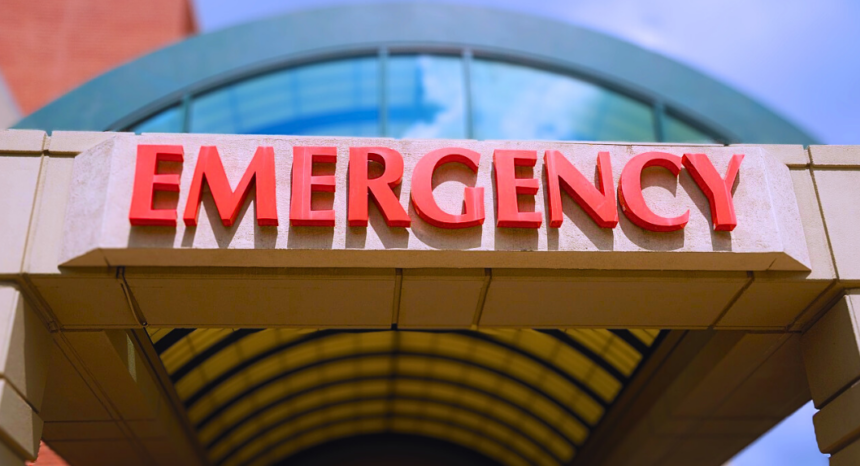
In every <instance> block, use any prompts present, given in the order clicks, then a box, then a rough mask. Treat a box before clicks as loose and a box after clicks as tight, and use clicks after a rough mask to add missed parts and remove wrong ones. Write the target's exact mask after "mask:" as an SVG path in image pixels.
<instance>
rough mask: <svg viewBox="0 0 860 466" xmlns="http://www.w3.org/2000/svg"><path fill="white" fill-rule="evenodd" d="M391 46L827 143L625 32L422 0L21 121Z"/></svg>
mask: <svg viewBox="0 0 860 466" xmlns="http://www.w3.org/2000/svg"><path fill="white" fill-rule="evenodd" d="M381 48H386V49H390V50H392V51H396V50H399V49H402V50H409V51H446V50H447V51H450V52H461V51H463V50H468V51H469V52H471V53H472V54H473V55H474V56H478V57H481V56H487V57H493V58H500V59H504V60H508V61H513V62H518V63H523V64H529V65H534V66H539V67H543V68H548V69H554V70H557V71H561V72H565V73H570V74H575V75H579V76H583V77H585V78H586V79H590V80H592V81H595V82H598V83H600V84H602V85H604V86H607V87H610V88H612V89H615V90H620V91H622V92H624V93H626V94H629V95H633V96H636V97H638V98H640V99H643V100H645V101H646V102H650V103H652V104H653V105H655V106H656V107H657V108H663V107H666V108H669V109H672V110H674V111H675V112H678V113H680V114H681V115H683V116H685V117H687V118H689V119H691V120H692V121H693V122H695V123H697V124H699V125H701V126H704V127H705V128H708V129H710V130H711V131H712V132H715V133H717V134H721V135H723V136H724V137H725V138H726V139H727V140H729V141H731V142H746V143H794V144H812V143H815V142H816V141H815V140H814V138H812V137H811V136H810V135H808V134H807V133H805V132H804V131H802V130H801V129H799V128H797V127H796V126H794V125H793V124H791V123H789V122H788V121H786V120H784V119H783V118H781V117H779V116H777V115H776V114H775V113H773V112H772V111H770V110H769V109H767V108H765V107H763V106H762V105H760V104H758V103H757V102H755V101H754V100H752V99H750V98H749V97H747V96H745V95H743V94H741V93H738V92H736V91H734V90H733V89H731V88H729V87H728V86H726V85H724V84H721V83H720V82H718V81H715V80H714V79H711V78H709V77H707V76H705V75H704V74H702V73H700V72H698V71H695V70H693V69H691V68H689V67H687V66H685V65H682V64H680V63H677V62H675V61H672V60H670V59H668V58H665V57H663V56H661V55H658V54H655V53H653V52H649V51H647V50H644V49H641V48H639V47H636V46H634V45H632V44H629V43H626V42H623V41H621V40H618V39H614V38H612V37H609V36H606V35H603V34H599V33H596V32H594V31H590V30H587V29H584V28H580V27H576V26H571V25H569V24H565V23H561V22H558V21H553V20H549V19H544V18H538V17H532V16H527V15H523V14H521V13H515V12H508V11H501V10H495V9H486V8H479V7H473V6H463V5H450V4H449V5H430V4H420V3H396V4H377V5H345V6H337V7H331V8H324V9H317V10H310V11H301V12H297V13H292V14H289V15H285V16H281V17H276V18H271V19H265V20H261V21H257V22H253V23H249V24H245V25H241V26H237V27H233V28H230V29H225V30H222V31H218V32H214V33H210V34H204V35H201V36H197V37H193V38H190V39H188V40H185V41H183V42H180V43H177V44H175V45H172V46H169V47H166V48H164V49H161V50H158V51H156V52H153V53H151V54H149V55H146V56H144V57H141V58H139V59H137V60H135V61H132V62H130V63H128V64H125V65H122V66H120V67H118V68H116V69H113V70H111V71H109V72H107V73H105V74H103V75H101V76H99V77H97V78H95V79H93V80H91V81H89V82H87V83H85V84H83V85H82V86H80V87H78V88H77V89H75V90H73V91H71V92H69V93H67V94H65V95H64V96H62V97H60V98H59V99H57V100H55V101H54V102H52V103H50V104H48V105H47V106H45V107H43V108H42V109H40V110H38V111H36V112H35V113H33V114H31V115H29V116H27V117H26V118H24V119H22V120H21V121H20V122H19V123H18V124H17V125H15V128H33V129H44V130H48V131H53V130H97V131H103V130H110V129H117V128H120V127H123V126H124V125H128V124H131V123H133V122H134V121H136V120H139V119H141V118H144V117H146V116H148V115H150V114H152V113H155V112H157V111H159V110H161V109H164V108H166V107H167V106H169V105H171V104H175V103H178V102H180V101H181V100H182V98H183V96H185V95H188V94H193V93H198V92H201V91H203V90H206V89H210V88H213V87H217V86H218V85H223V84H225V83H229V82H232V81H235V80H237V79H241V78H242V77H245V76H248V75H253V74H258V73H261V72H265V71H267V70H272V69H277V68H282V67H285V66H289V65H291V64H295V63H301V62H306V61H316V60H320V59H324V58H326V57H340V56H347V55H355V54H373V53H376V51H378V50H379V49H381Z"/></svg>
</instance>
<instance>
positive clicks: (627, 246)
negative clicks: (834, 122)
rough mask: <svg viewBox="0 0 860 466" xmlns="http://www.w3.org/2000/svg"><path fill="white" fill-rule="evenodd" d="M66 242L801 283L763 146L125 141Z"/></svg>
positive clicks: (79, 258) (206, 260)
mask: <svg viewBox="0 0 860 466" xmlns="http://www.w3.org/2000/svg"><path fill="white" fill-rule="evenodd" d="M64 235H65V236H64V241H63V249H62V255H61V256H62V260H61V261H62V263H63V265H66V266H99V265H101V266H103V265H112V266H121V265H127V266H238V267H249V266H254V267H401V268H428V267H440V268H449V267H450V268H462V267H471V268H474V267H498V268H555V269H629V270H722V271H732V270H786V271H790V270H795V271H804V270H809V254H808V251H807V247H806V240H805V238H804V234H803V228H802V225H801V221H800V214H799V212H798V206H797V202H796V199H795V195H794V191H793V187H792V182H791V178H790V175H789V171H788V168H786V167H785V165H784V164H782V163H780V162H779V161H778V160H777V159H776V158H774V157H773V156H771V155H770V154H768V153H767V152H766V151H765V150H764V149H762V148H758V147H721V146H690V147H685V146H655V145H645V146H637V145H621V144H586V143H569V142H546V141H471V140H394V139H384V138H336V137H289V136H271V137H267V136H233V135H198V134H194V135H190V134H182V135H178V134H147V135H142V136H135V135H131V134H121V135H117V136H116V137H115V138H113V139H111V140H108V141H106V142H104V143H102V144H100V145H98V146H95V147H93V148H91V149H90V150H88V151H86V152H84V153H82V154H80V155H79V156H77V157H76V158H75V162H74V172H73V182H72V188H71V193H70V198H69V204H68V210H67V213H66V219H65V230H64Z"/></svg>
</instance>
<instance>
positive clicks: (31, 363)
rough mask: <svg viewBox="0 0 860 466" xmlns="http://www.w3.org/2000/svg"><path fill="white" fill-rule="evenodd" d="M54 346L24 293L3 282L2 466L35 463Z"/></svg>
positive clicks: (0, 361)
mask: <svg viewBox="0 0 860 466" xmlns="http://www.w3.org/2000/svg"><path fill="white" fill-rule="evenodd" d="M52 344H53V343H52V341H51V337H50V334H49V333H48V330H47V329H46V327H45V325H44V323H43V322H42V321H41V320H40V319H39V318H38V316H37V315H36V313H35V312H34V311H33V309H32V308H30V306H29V305H28V304H27V303H26V301H25V300H24V297H23V296H22V295H21V293H20V291H19V290H18V289H17V288H16V287H15V286H14V285H13V284H11V283H2V282H0V464H3V465H7V464H8V465H22V464H24V461H27V460H35V459H36V455H37V454H38V451H39V440H40V438H41V436H42V419H41V418H40V417H39V412H40V411H41V408H42V398H43V395H44V393H45V384H46V379H47V374H48V360H49V355H50V349H51V345H52Z"/></svg>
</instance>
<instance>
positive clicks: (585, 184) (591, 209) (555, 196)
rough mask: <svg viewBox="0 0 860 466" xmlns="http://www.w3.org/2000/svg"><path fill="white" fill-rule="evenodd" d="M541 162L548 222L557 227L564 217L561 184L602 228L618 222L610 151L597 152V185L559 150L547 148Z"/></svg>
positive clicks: (613, 226)
mask: <svg viewBox="0 0 860 466" xmlns="http://www.w3.org/2000/svg"><path fill="white" fill-rule="evenodd" d="M544 165H546V185H547V197H548V198H549V226H551V227H553V228H559V227H560V226H561V223H562V221H563V213H562V207H561V189H562V188H564V191H565V192H566V193H567V194H568V195H570V197H572V198H573V200H574V201H576V203H577V204H579V206H580V207H582V210H584V211H585V213H587V214H588V216H589V217H591V219H592V220H594V222H595V223H597V225H599V226H600V227H601V228H615V225H618V209H617V208H616V206H615V186H614V184H613V182H612V165H611V162H610V159H609V152H599V153H598V154H597V174H598V177H599V178H598V181H597V183H598V184H597V187H596V188H595V187H594V186H592V184H591V182H589V181H588V180H587V179H586V178H585V176H583V174H582V173H580V172H579V170H577V169H576V167H574V166H573V164H571V163H570V161H568V160H567V158H565V156H564V155H562V153H561V152H559V151H556V150H548V151H546V153H545V154H544Z"/></svg>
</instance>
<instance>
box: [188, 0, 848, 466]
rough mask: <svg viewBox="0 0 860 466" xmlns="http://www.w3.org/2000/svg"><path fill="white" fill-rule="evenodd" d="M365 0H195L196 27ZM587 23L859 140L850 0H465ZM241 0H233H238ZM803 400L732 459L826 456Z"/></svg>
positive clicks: (782, 463)
mask: <svg viewBox="0 0 860 466" xmlns="http://www.w3.org/2000/svg"><path fill="white" fill-rule="evenodd" d="M342 3H367V1H366V0H289V1H283V0H281V1H278V0H243V1H242V2H241V3H237V2H235V0H195V5H196V8H197V17H198V19H199V21H200V26H201V29H202V31H203V32H209V31H213V30H216V29H221V28H224V27H229V26H232V25H235V24H239V23H243V22H247V21H251V20H254V19H258V18H262V17H266V16H271V15H275V14H281V13H288V12H290V11H295V10H300V9H307V8H313V7H319V6H326V5H334V4H342ZM460 3H468V4H473V5H486V6H494V7H497V8H504V9H509V10H516V11H522V12H527V13H530V14H534V15H541V16H547V17H551V18H555V19H557V20H561V21H566V22H569V23H571V24H576V25H580V26H585V27H589V28H591V29H595V30H598V31H601V32H604V33H606V34H609V35H613V36H616V37H619V38H622V39H625V40H627V41H630V42H633V43H635V44H638V45H639V46H641V47H644V48H646V49H650V50H652V51H655V52H658V53H662V54H663V55H666V56H668V57H671V58H674V59H676V60H678V61H681V62H683V63H686V64H687V65H689V66H692V67H694V68H697V69H699V70H701V71H703V72H705V73H707V74H709V75H711V76H713V77H715V78H717V79H720V80H722V81H723V82H725V83H728V84H729V85H731V86H733V87H735V88H736V89H738V90H740V91H742V92H745V93H746V94H748V95H750V96H751V97H753V98H755V99H757V100H759V101H760V102H762V103H763V104H765V105H766V106H768V107H770V108H772V109H773V110H775V111H777V112H778V113H780V114H781V115H783V116H784V117H786V118H787V119H789V120H791V121H793V122H794V123H796V124H798V125H799V126H801V127H803V128H805V129H806V130H807V131H809V132H810V133H812V134H813V136H815V137H816V138H818V139H819V140H820V141H821V142H822V143H826V144H860V26H858V25H860V1H858V0H816V1H810V0H719V1H717V0H709V1H705V0H649V1H643V0H468V1H461V2H460ZM237 5H241V6H237ZM814 412H815V409H814V408H813V407H812V405H811V404H808V405H806V406H804V407H803V408H801V409H800V410H799V411H798V412H797V413H795V414H794V415H793V416H791V417H789V418H788V419H786V420H785V421H783V422H782V423H781V424H780V425H779V426H777V427H776V428H774V429H773V430H772V431H771V432H769V433H768V434H767V435H765V436H764V437H762V438H761V439H759V440H758V441H757V442H756V443H754V444H753V445H751V446H750V447H748V448H747V449H746V450H745V451H743V452H742V453H741V454H740V455H738V457H736V458H735V459H734V460H733V461H732V463H731V465H732V466H801V465H802V466H818V465H820V466H825V465H826V464H827V458H826V457H825V456H824V455H822V454H821V453H819V452H818V450H817V448H816V445H815V437H814V431H813V428H812V415H813V414H814Z"/></svg>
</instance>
